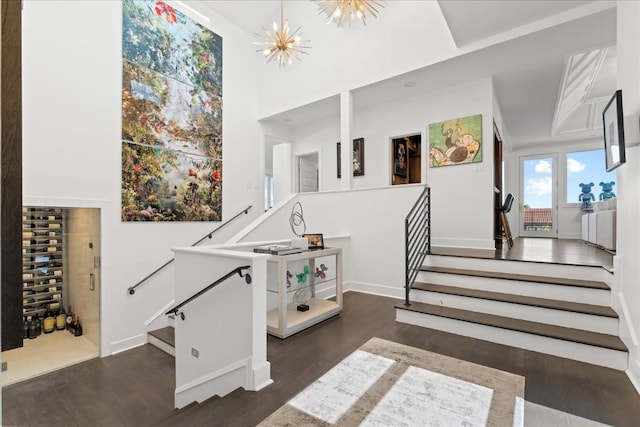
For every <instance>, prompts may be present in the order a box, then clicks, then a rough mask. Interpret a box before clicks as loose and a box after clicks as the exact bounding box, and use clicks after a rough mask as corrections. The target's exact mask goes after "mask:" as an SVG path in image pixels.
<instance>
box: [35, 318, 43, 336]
mask: <svg viewBox="0 0 640 427" xmlns="http://www.w3.org/2000/svg"><path fill="white" fill-rule="evenodd" d="M33 321H34V322H35V324H36V326H35V328H36V337H37V336H39V335H40V334H42V321H41V320H40V316H38V313H36V315H35V318H34V320H33Z"/></svg>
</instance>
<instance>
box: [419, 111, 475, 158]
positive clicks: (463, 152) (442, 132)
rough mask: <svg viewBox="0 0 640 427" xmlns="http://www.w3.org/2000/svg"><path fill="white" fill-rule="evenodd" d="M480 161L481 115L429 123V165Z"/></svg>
mask: <svg viewBox="0 0 640 427" xmlns="http://www.w3.org/2000/svg"><path fill="white" fill-rule="evenodd" d="M479 162H482V115H481V114H476V115H475V116H468V117H460V118H457V119H452V120H445V121H443V122H438V123H432V124H430V125H429V167H431V168H438V167H442V166H450V165H462V164H465V163H467V164H468V163H479Z"/></svg>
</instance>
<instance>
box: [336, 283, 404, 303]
mask: <svg viewBox="0 0 640 427" xmlns="http://www.w3.org/2000/svg"><path fill="white" fill-rule="evenodd" d="M348 290H349V291H355V292H362V293H364V294H372V295H378V296H381V297H389V298H396V299H400V300H403V299H404V296H405V291H404V286H403V287H402V288H398V287H396V286H386V285H380V284H377V283H367V282H349V289H348Z"/></svg>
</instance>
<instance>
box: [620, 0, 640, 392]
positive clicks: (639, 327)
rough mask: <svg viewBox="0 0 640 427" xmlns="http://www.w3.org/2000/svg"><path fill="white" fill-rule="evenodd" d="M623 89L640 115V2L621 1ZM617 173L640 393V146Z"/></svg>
mask: <svg viewBox="0 0 640 427" xmlns="http://www.w3.org/2000/svg"><path fill="white" fill-rule="evenodd" d="M617 19H618V46H617V49H618V87H619V88H621V89H622V93H623V95H622V98H623V111H624V113H625V116H628V115H632V114H638V113H640V82H639V81H638V75H640V56H638V50H640V2H627V1H618V16H617ZM626 154H627V163H626V164H624V165H622V166H621V167H619V168H618V169H617V171H618V193H619V196H618V218H617V221H618V228H617V254H616V256H615V257H614V269H615V272H616V274H615V282H614V285H615V286H614V291H615V293H616V296H617V298H616V297H614V307H615V308H616V310H617V311H618V313H619V314H620V315H621V319H622V322H621V328H620V335H621V337H622V339H623V340H624V342H625V343H626V345H627V346H628V347H629V369H628V371H627V373H628V374H629V377H630V378H631V380H632V381H633V383H634V385H635V387H636V389H637V390H638V392H640V346H639V345H638V335H637V334H638V331H640V308H639V306H638V301H640V282H639V281H638V278H639V277H640V263H638V253H640V239H638V236H640V224H639V223H638V218H639V217H640V192H639V191H638V185H639V184H640V147H638V146H635V147H628V148H627V150H626Z"/></svg>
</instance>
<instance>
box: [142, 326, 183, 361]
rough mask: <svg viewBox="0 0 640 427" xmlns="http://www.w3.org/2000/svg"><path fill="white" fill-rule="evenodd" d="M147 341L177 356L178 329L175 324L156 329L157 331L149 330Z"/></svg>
mask: <svg viewBox="0 0 640 427" xmlns="http://www.w3.org/2000/svg"><path fill="white" fill-rule="evenodd" d="M147 341H148V342H149V344H151V345H154V346H156V347H158V348H159V349H160V350H162V351H164V352H165V353H168V354H170V355H172V356H173V357H176V331H175V328H174V327H173V326H166V327H164V328H160V329H156V330H155V331H149V333H148V334H147Z"/></svg>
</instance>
